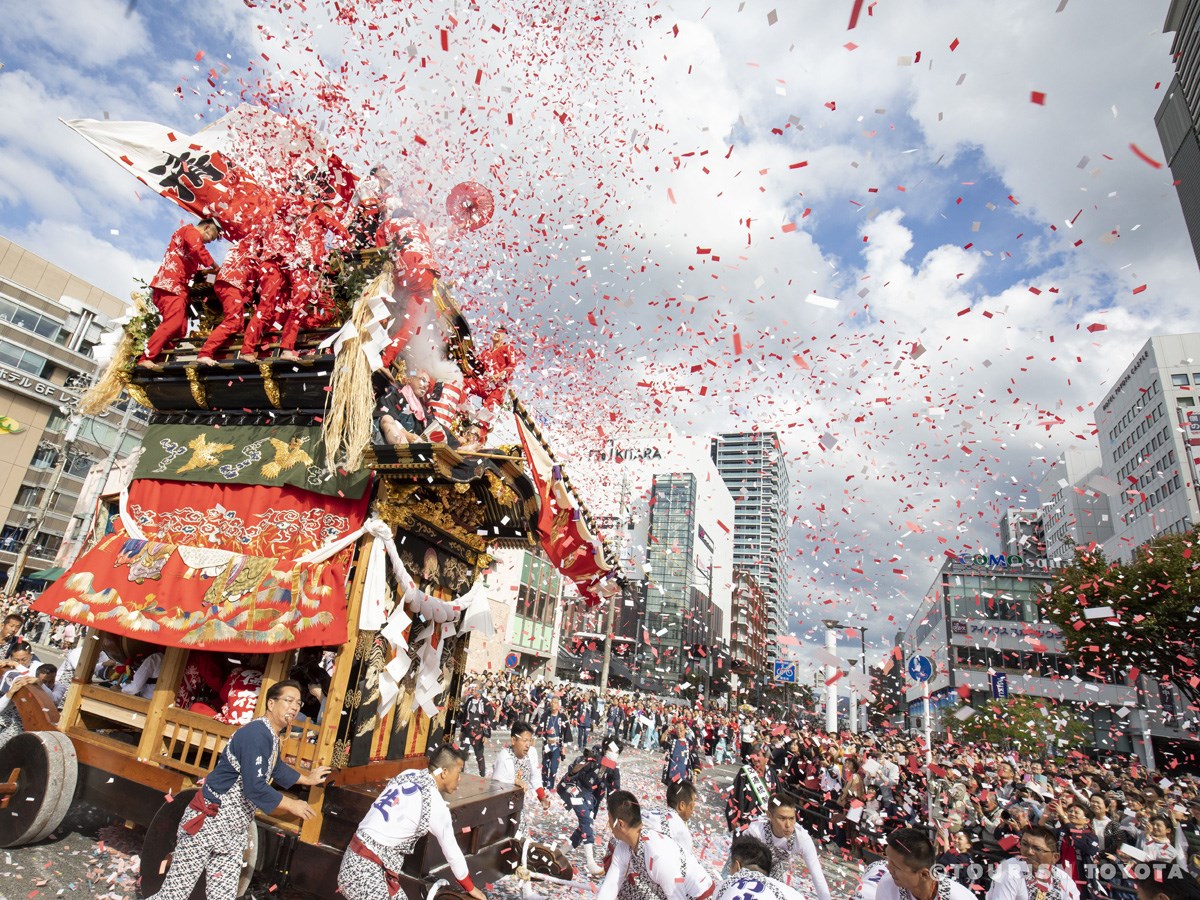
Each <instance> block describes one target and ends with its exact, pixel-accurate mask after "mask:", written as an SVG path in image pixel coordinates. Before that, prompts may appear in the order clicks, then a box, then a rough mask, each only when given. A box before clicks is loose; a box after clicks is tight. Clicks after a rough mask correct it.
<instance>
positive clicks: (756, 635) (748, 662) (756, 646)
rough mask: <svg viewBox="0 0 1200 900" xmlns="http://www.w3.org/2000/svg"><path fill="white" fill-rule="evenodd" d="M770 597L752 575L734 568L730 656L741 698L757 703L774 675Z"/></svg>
mask: <svg viewBox="0 0 1200 900" xmlns="http://www.w3.org/2000/svg"><path fill="white" fill-rule="evenodd" d="M767 617H768V612H767V596H766V594H764V593H763V589H762V588H761V587H759V586H758V581H757V580H756V579H755V578H754V576H753V575H751V574H750V573H749V572H742V571H739V570H737V569H734V572H733V612H732V619H731V621H730V623H729V655H730V657H731V665H732V670H733V674H734V675H736V676H737V681H738V684H739V685H740V690H739V695H740V697H742V698H746V699H748V700H749V702H752V703H753V702H756V700H755V699H750V698H752V697H753V698H757V697H758V695H759V692H760V690H761V688H762V686H763V683H764V679H765V678H766V677H767V676H768V675H769V674H770V673H769V672H768V668H767V667H768V665H769V662H770V657H769V655H768V653H767Z"/></svg>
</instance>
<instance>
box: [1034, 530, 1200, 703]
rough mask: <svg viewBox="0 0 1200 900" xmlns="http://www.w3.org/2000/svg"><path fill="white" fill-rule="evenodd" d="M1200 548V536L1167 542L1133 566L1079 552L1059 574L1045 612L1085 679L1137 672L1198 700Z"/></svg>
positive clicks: (1143, 552) (1149, 548) (1138, 556)
mask: <svg viewBox="0 0 1200 900" xmlns="http://www.w3.org/2000/svg"><path fill="white" fill-rule="evenodd" d="M1198 540H1200V531H1193V532H1189V533H1186V534H1162V535H1159V536H1158V537H1156V538H1154V539H1153V540H1151V541H1150V542H1148V543H1147V544H1145V545H1143V546H1142V547H1139V548H1138V550H1137V552H1136V553H1135V554H1134V558H1133V559H1132V560H1131V561H1130V562H1128V563H1113V562H1109V561H1108V560H1107V559H1105V558H1104V554H1103V553H1101V552H1099V551H1098V550H1086V551H1085V550H1083V549H1080V550H1078V551H1077V552H1076V556H1075V562H1074V564H1073V565H1071V566H1070V567H1068V568H1065V569H1061V570H1059V572H1058V573H1057V574H1056V576H1055V578H1054V580H1053V582H1052V587H1051V593H1050V595H1049V596H1048V597H1047V598H1046V600H1045V601H1044V602H1043V604H1042V608H1043V611H1044V612H1045V614H1046V616H1047V617H1048V618H1049V619H1050V620H1051V621H1052V622H1054V623H1055V624H1056V625H1058V626H1059V628H1061V629H1062V631H1063V637H1064V641H1065V644H1066V650H1067V652H1068V653H1069V654H1071V655H1072V656H1074V657H1075V658H1076V659H1077V660H1078V661H1079V663H1080V664H1081V665H1082V667H1083V670H1084V671H1087V672H1097V673H1102V674H1105V675H1107V674H1109V673H1111V672H1112V671H1113V670H1114V669H1115V670H1117V671H1118V672H1120V673H1121V674H1127V670H1129V669H1132V670H1134V672H1133V674H1134V675H1136V674H1137V673H1139V672H1140V673H1144V674H1147V675H1150V676H1151V677H1153V678H1155V679H1157V680H1159V681H1165V680H1167V679H1170V680H1174V681H1175V683H1176V684H1177V685H1178V686H1179V687H1180V688H1181V689H1182V690H1183V691H1185V692H1186V693H1187V694H1188V695H1189V696H1190V697H1191V698H1193V699H1194V698H1195V697H1196V696H1197V693H1198V692H1197V691H1196V687H1197V685H1200V678H1197V671H1196V670H1197V663H1196V645H1197V640H1198V639H1200V613H1198V612H1197V606H1198V604H1200V571H1198V567H1200V551H1198V550H1197V541H1198Z"/></svg>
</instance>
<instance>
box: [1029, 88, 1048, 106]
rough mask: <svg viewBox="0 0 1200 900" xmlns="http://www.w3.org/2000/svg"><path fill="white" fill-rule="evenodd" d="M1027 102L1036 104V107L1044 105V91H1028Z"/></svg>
mask: <svg viewBox="0 0 1200 900" xmlns="http://www.w3.org/2000/svg"><path fill="white" fill-rule="evenodd" d="M1029 102H1030V103H1036V104H1037V105H1038V106H1045V105H1046V94H1045V92H1044V91H1030V92H1029Z"/></svg>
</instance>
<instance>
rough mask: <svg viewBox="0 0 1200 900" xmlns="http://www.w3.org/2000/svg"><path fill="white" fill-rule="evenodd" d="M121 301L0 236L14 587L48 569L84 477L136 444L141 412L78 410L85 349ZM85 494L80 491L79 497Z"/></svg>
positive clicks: (0, 359) (2, 469) (0, 391)
mask: <svg viewBox="0 0 1200 900" xmlns="http://www.w3.org/2000/svg"><path fill="white" fill-rule="evenodd" d="M125 306H126V303H125V301H123V300H120V299H118V298H117V297H114V296H113V295H111V294H108V293H105V292H104V291H102V290H100V289H99V288H97V287H94V286H93V285H90V284H88V283H87V282H85V281H83V280H82V279H80V278H77V277H76V276H74V275H72V274H71V273H70V272H67V271H66V270H64V269H60V268H58V267H57V266H54V265H51V264H50V263H48V262H47V261H46V260H44V259H42V258H41V257H39V256H36V255H35V254H33V253H31V252H29V251H28V250H25V249H24V248H22V247H20V246H18V245H17V244H14V243H12V242H11V241H9V240H6V239H4V238H2V237H0V415H3V416H7V417H8V420H9V422H10V423H11V424H9V425H8V428H6V429H5V431H4V432H0V518H2V521H3V525H2V526H0V589H3V587H4V585H5V584H6V583H7V581H8V577H9V574H10V571H11V569H12V568H13V566H14V565H15V564H16V563H17V561H18V560H19V559H20V557H21V553H22V551H23V550H24V551H25V553H26V558H25V560H24V566H23V577H22V578H21V579H20V581H19V583H18V584H17V585H16V588H17V589H18V590H26V589H32V590H39V589H40V588H41V587H43V586H44V582H42V581H38V580H32V579H30V578H29V577H28V576H29V575H30V574H33V573H36V572H37V571H38V570H42V571H47V570H49V569H50V568H51V566H52V564H53V562H54V559H55V556H56V554H57V553H58V551H59V548H60V546H61V544H62V541H63V535H64V534H65V533H66V532H67V531H68V530H69V528H70V526H71V517H72V514H73V512H74V511H75V507H76V504H77V503H78V502H79V499H80V496H81V489H82V486H83V482H84V477H85V476H86V475H87V474H88V471H89V469H91V468H92V466H93V465H95V464H97V463H100V464H102V465H108V464H109V463H111V462H115V460H116V459H117V457H118V456H120V455H122V454H125V453H128V452H130V451H131V450H132V449H133V448H134V447H136V446H137V445H138V443H139V442H140V439H139V437H138V435H139V434H140V432H141V431H142V430H143V428H144V421H145V418H146V412H145V411H144V410H142V409H141V408H140V407H136V406H135V407H133V408H132V409H131V410H130V413H131V415H130V416H129V418H128V419H127V420H125V421H123V415H122V410H121V409H113V410H109V411H108V412H106V413H104V414H103V415H100V416H79V415H78V414H77V413H76V406H77V404H78V401H79V398H80V396H81V394H82V392H83V391H84V390H85V389H86V387H87V385H88V384H89V383H90V379H91V378H92V377H93V376H94V375H95V371H96V363H95V360H94V359H93V358H92V355H91V352H92V348H93V347H94V346H95V345H96V343H97V342H98V341H99V339H100V335H101V332H102V330H103V328H104V326H105V325H107V323H108V321H109V319H112V318H115V317H117V316H119V315H121V314H122V313H123V312H124V310H125ZM85 499H86V498H85Z"/></svg>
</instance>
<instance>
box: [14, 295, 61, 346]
mask: <svg viewBox="0 0 1200 900" xmlns="http://www.w3.org/2000/svg"><path fill="white" fill-rule="evenodd" d="M0 322H8V323H9V324H10V325H16V326H17V327H18V328H21V329H23V330H25V331H32V332H33V333H34V334H39V335H41V336H42V337H44V338H46V339H47V340H50V341H54V342H55V343H58V342H59V341H60V340H62V337H63V327H62V323H60V322H57V321H55V320H54V319H52V318H50V317H49V316H46V315H42V314H41V313H37V312H34V311H33V310H30V309H26V308H25V307H23V306H19V305H18V304H16V303H14V302H13V301H11V300H9V299H8V298H7V297H0Z"/></svg>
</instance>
